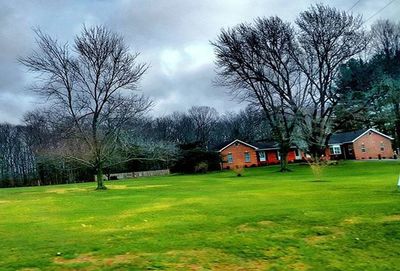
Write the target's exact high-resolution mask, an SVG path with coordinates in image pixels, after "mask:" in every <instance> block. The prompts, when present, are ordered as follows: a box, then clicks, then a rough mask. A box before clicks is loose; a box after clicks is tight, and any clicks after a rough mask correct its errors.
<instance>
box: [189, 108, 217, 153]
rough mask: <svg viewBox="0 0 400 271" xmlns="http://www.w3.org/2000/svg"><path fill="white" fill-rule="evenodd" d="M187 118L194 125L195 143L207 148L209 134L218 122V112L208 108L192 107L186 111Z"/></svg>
mask: <svg viewBox="0 0 400 271" xmlns="http://www.w3.org/2000/svg"><path fill="white" fill-rule="evenodd" d="M188 116H189V118H190V120H191V121H192V122H193V124H194V131H195V137H196V141H197V142H199V143H200V144H201V145H202V146H205V147H208V143H209V141H210V137H211V132H212V131H213V129H214V128H215V125H216V123H217V120H218V112H217V110H215V108H212V107H209V106H193V107H191V108H190V109H189V111H188Z"/></svg>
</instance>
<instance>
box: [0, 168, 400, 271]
mask: <svg viewBox="0 0 400 271" xmlns="http://www.w3.org/2000/svg"><path fill="white" fill-rule="evenodd" d="M292 169H293V172H290V173H285V174H282V173H278V172H277V170H278V168H277V167H273V166H271V167H264V168H254V169H248V170H247V171H246V172H245V176H243V177H235V176H234V174H233V173H232V172H229V171H225V172H219V173H210V174H206V175H181V176H180V175H172V176H166V177H157V178H143V179H138V180H127V181H114V182H108V183H107V185H108V187H109V188H110V189H109V190H107V191H95V190H94V188H95V184H94V183H86V184H76V185H59V186H48V187H31V188H15V189H1V190H0V270H400V192H397V191H396V185H397V178H398V174H399V173H400V163H397V162H394V161H391V162H389V161H385V162H372V161H366V162H346V163H342V164H339V165H336V166H330V167H328V168H326V169H325V171H324V175H323V180H324V181H319V182H315V181H313V180H314V178H313V176H312V174H311V171H310V169H309V168H308V166H302V165H292ZM58 254H59V255H58Z"/></svg>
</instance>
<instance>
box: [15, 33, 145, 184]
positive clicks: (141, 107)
mask: <svg viewBox="0 0 400 271" xmlns="http://www.w3.org/2000/svg"><path fill="white" fill-rule="evenodd" d="M36 35H37V39H36V42H37V45H38V49H37V50H36V51H34V52H33V53H32V54H31V55H30V56H27V57H24V58H20V59H19V61H20V63H22V64H23V65H24V66H26V67H27V68H28V70H29V71H30V72H33V73H35V74H37V75H38V77H39V79H38V85H37V86H35V87H34V90H35V91H36V92H37V93H39V94H40V95H42V96H44V97H45V98H46V99H48V101H49V102H50V103H51V109H52V110H53V111H56V112H57V114H58V116H60V118H62V119H63V120H64V122H66V123H69V124H70V125H69V127H68V132H67V134H68V135H69V137H68V138H67V139H66V140H65V141H64V144H61V146H60V147H61V148H60V149H61V150H62V152H63V153H62V154H63V155H64V156H65V157H66V158H68V159H73V160H75V161H79V162H80V163H83V164H85V165H86V166H89V167H91V168H93V169H94V170H95V172H96V175H97V189H106V187H105V185H104V184H103V168H104V167H105V166H106V163H107V162H108V161H107V157H109V156H111V154H112V153H113V152H114V151H115V147H116V145H115V143H116V141H117V138H118V135H119V131H120V129H121V128H122V127H123V126H124V124H125V123H126V122H127V121H128V120H130V119H132V118H133V117H137V116H138V115H139V114H141V113H143V112H145V111H146V110H147V109H148V108H149V107H150V106H151V102H150V101H149V100H148V99H147V98H146V97H144V96H142V95H138V94H135V93H134V90H136V89H137V86H138V82H139V80H140V78H141V77H142V76H143V74H144V73H145V71H146V69H147V66H146V65H145V64H141V63H138V62H137V57H138V55H139V54H138V53H133V54H132V53H131V51H130V49H129V48H128V47H127V45H126V44H125V42H124V40H123V38H122V37H121V36H119V35H117V34H114V33H112V32H111V31H109V30H108V29H106V28H105V27H102V26H97V27H91V28H86V27H84V28H83V30H82V32H81V34H80V35H78V36H76V38H75V40H74V43H73V46H72V48H71V47H70V46H69V45H68V44H60V43H59V42H58V41H57V40H55V39H53V38H51V37H50V36H48V35H46V34H43V33H42V32H41V31H40V30H37V31H36Z"/></svg>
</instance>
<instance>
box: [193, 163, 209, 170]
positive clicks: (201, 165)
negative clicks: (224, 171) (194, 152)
mask: <svg viewBox="0 0 400 271" xmlns="http://www.w3.org/2000/svg"><path fill="white" fill-rule="evenodd" d="M207 171H208V164H207V163H206V162H200V163H198V164H197V165H196V166H195V167H194V172H196V173H206V172H207Z"/></svg>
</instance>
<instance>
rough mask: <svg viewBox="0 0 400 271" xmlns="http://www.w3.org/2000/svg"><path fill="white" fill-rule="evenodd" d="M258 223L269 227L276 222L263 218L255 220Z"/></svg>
mask: <svg viewBox="0 0 400 271" xmlns="http://www.w3.org/2000/svg"><path fill="white" fill-rule="evenodd" d="M257 224H258V225H260V226H263V227H270V226H275V225H276V223H275V222H274V221H271V220H263V221H259V222H257Z"/></svg>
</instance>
